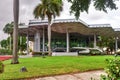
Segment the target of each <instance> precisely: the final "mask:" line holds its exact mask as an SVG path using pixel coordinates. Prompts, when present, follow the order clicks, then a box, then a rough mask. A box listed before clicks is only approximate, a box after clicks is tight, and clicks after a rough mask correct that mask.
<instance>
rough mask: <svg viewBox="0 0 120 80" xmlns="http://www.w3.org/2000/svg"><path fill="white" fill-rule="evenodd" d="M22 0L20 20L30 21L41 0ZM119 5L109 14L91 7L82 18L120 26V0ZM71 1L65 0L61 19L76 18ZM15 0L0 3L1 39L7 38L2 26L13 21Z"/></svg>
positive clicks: (93, 22)
mask: <svg viewBox="0 0 120 80" xmlns="http://www.w3.org/2000/svg"><path fill="white" fill-rule="evenodd" d="M19 1H20V17H19V20H20V22H22V23H28V21H29V20H31V19H34V16H33V9H34V8H35V6H36V5H37V4H38V3H40V0H19ZM116 4H117V6H118V7H119V9H118V10H113V11H111V10H109V11H108V14H106V13H104V12H101V11H96V10H95V9H94V7H93V6H91V7H90V9H89V14H87V13H82V14H81V16H80V19H82V20H83V21H84V22H86V23H88V24H104V23H110V24H111V25H112V27H114V28H116V27H117V28H119V27H120V24H119V23H120V22H119V21H120V18H119V16H120V1H118V2H116ZM69 7H70V3H68V2H67V1H66V0H64V10H63V12H62V13H61V16H60V17H57V18H60V19H66V18H74V16H73V15H70V13H69V11H70V9H69ZM12 9H13V0H2V1H1V3H0V36H2V37H0V40H1V39H3V38H5V37H6V35H5V36H4V33H3V32H2V28H3V27H4V25H5V24H7V23H10V22H11V21H13V10H12Z"/></svg>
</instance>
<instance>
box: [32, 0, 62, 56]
mask: <svg viewBox="0 0 120 80" xmlns="http://www.w3.org/2000/svg"><path fill="white" fill-rule="evenodd" d="M62 5H63V4H62V0H41V3H40V4H38V5H37V6H36V8H35V9H34V12H33V14H34V16H35V18H41V19H42V20H43V19H45V17H47V18H48V52H49V55H51V21H52V17H54V18H55V17H56V16H59V15H60V12H61V11H62Z"/></svg>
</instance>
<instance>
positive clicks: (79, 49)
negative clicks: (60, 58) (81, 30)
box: [72, 47, 103, 54]
mask: <svg viewBox="0 0 120 80" xmlns="http://www.w3.org/2000/svg"><path fill="white" fill-rule="evenodd" d="M72 49H76V51H77V52H78V54H101V53H102V52H103V51H102V50H101V49H98V48H86V47H73V48H72Z"/></svg>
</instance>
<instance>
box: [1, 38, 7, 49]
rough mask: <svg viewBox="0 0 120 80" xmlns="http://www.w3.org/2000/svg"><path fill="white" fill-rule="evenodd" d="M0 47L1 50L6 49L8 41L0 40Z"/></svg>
mask: <svg viewBox="0 0 120 80" xmlns="http://www.w3.org/2000/svg"><path fill="white" fill-rule="evenodd" d="M0 45H1V47H2V48H7V47H8V40H5V39H4V40H2V41H0Z"/></svg>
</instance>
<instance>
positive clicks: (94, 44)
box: [94, 34, 97, 48]
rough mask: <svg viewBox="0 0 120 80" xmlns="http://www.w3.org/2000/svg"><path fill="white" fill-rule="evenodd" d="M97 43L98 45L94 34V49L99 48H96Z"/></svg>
mask: <svg viewBox="0 0 120 80" xmlns="http://www.w3.org/2000/svg"><path fill="white" fill-rule="evenodd" d="M96 43H97V41H96V34H94V48H96V47H97V46H96Z"/></svg>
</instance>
